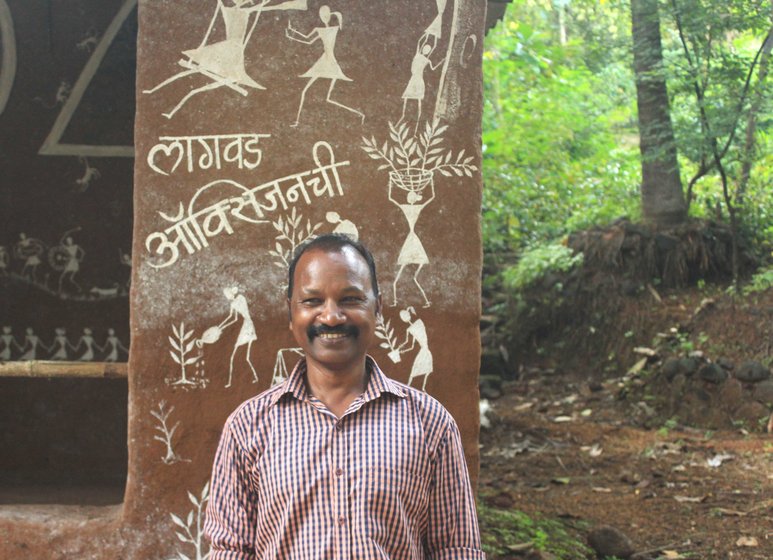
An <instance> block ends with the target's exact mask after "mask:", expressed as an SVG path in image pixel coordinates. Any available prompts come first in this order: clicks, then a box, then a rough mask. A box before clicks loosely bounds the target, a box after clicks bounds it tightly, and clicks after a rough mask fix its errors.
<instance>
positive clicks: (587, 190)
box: [483, 0, 640, 252]
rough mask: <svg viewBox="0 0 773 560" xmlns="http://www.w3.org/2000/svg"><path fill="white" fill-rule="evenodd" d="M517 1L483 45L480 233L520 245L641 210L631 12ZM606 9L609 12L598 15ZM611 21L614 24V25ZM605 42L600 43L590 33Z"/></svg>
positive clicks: (491, 247)
mask: <svg viewBox="0 0 773 560" xmlns="http://www.w3.org/2000/svg"><path fill="white" fill-rule="evenodd" d="M566 9H567V10H568V11H569V13H568V17H567V18H566V19H567V22H568V26H567V33H568V34H569V40H568V42H567V43H566V44H563V45H562V44H560V42H559V41H558V40H557V33H556V29H555V10H554V7H553V5H552V3H551V2H534V1H528V2H527V1H525V0H516V1H515V2H513V4H512V5H511V6H510V7H508V13H507V15H506V17H505V20H504V21H503V22H502V23H500V24H499V25H498V26H497V27H496V28H495V29H493V30H492V31H491V32H489V35H488V37H487V39H486V47H485V52H484V69H483V71H484V83H485V94H486V95H485V99H486V101H485V106H484V117H483V118H484V127H483V128H484V133H483V143H484V155H483V177H484V184H485V188H484V193H483V232H484V240H485V244H486V250H487V251H489V252H496V251H505V250H513V249H515V250H518V249H520V248H522V247H524V246H526V245H529V244H531V243H533V242H535V241H544V240H546V239H551V238H553V239H554V238H556V237H560V236H561V235H564V234H565V233H567V232H570V231H573V230H576V229H579V228H583V227H586V226H588V225H591V224H593V223H598V222H608V221H611V220H613V219H615V218H618V217H620V216H622V215H628V216H631V217H633V218H635V217H636V213H637V211H638V210H637V207H638V203H637V198H638V183H639V173H640V172H639V161H638V149H637V147H636V143H635V136H634V134H635V120H633V118H632V116H633V108H634V90H633V81H632V77H631V71H630V69H629V68H628V62H627V51H626V50H624V49H623V48H622V46H621V45H623V44H625V41H626V39H625V37H626V35H625V34H626V33H627V28H628V24H627V23H626V19H625V17H624V15H625V11H624V10H622V9H620V8H617V9H615V8H614V7H613V5H612V3H607V5H606V6H604V7H602V6H600V5H599V4H598V3H597V2H589V1H584V2H583V1H575V2H572V3H569V5H568V7H567V8H566ZM602 16H605V17H602ZM605 24H606V25H609V26H611V27H612V28H614V29H617V30H618V32H617V33H615V34H610V33H609V27H607V28H605V27H604V25H605ZM594 41H599V42H594Z"/></svg>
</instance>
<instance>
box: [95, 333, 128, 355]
mask: <svg viewBox="0 0 773 560" xmlns="http://www.w3.org/2000/svg"><path fill="white" fill-rule="evenodd" d="M105 350H107V355H106V356H105V361H106V362H117V361H118V350H121V351H123V352H125V353H126V354H128V353H129V350H128V349H127V348H125V347H124V345H123V344H121V341H120V340H119V339H118V337H117V336H115V329H107V339H106V340H105V345H104V346H103V347H101V348H100V351H101V352H104V351H105Z"/></svg>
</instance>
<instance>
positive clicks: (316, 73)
mask: <svg viewBox="0 0 773 560" xmlns="http://www.w3.org/2000/svg"><path fill="white" fill-rule="evenodd" d="M332 16H335V17H336V19H337V20H338V25H330V19H331V17H332ZM319 19H320V20H322V24H323V25H324V27H315V28H314V29H312V30H311V32H310V33H308V34H304V33H301V32H300V31H296V30H295V29H293V27H292V25H291V24H290V23H289V22H288V23H287V29H286V30H285V35H286V36H287V38H288V39H291V40H293V41H297V42H299V43H304V44H306V45H311V44H313V43H315V42H316V41H317V40H319V41H321V42H322V56H320V57H319V59H318V60H317V62H315V63H314V65H313V66H312V67H311V68H309V69H308V70H307V71H306V72H304V73H303V74H301V75H300V77H301V78H308V79H309V81H308V82H307V83H306V86H305V87H304V88H303V91H302V92H301V102H300V105H298V115H297V116H296V118H295V122H294V123H293V124H292V125H291V126H298V123H299V122H300V120H301V112H302V111H303V103H304V101H305V99H306V92H307V91H308V90H309V88H310V87H311V85H312V84H313V83H314V82H316V81H317V80H320V79H322V80H330V88H329V89H328V91H327V98H326V100H327V102H328V103H332V104H333V105H336V106H338V107H341V108H343V109H346V110H347V111H351V112H352V113H354V114H356V115H359V116H360V119H361V122H363V123H364V122H365V115H363V114H362V113H361V112H360V111H358V110H357V109H354V108H352V107H348V106H347V105H344V104H343V103H339V102H338V101H335V100H333V99H332V98H331V95H333V88H334V87H335V84H336V82H337V81H338V80H344V81H346V82H351V81H352V79H351V78H349V77H348V76H347V75H346V74H344V71H343V70H341V66H340V65H339V64H338V61H337V60H336V57H335V43H336V37H337V36H338V32H339V31H340V30H341V27H342V26H343V20H342V19H341V13H340V12H331V11H330V8H329V7H328V6H322V7H321V8H320V9H319Z"/></svg>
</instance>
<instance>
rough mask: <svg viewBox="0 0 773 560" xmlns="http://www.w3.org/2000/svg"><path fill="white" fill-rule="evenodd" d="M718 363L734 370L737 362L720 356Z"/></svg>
mask: <svg viewBox="0 0 773 560" xmlns="http://www.w3.org/2000/svg"><path fill="white" fill-rule="evenodd" d="M717 363H718V364H719V365H720V367H722V368H724V369H726V370H727V371H733V370H734V369H735V362H734V361H733V360H730V359H728V358H719V359H718V360H717Z"/></svg>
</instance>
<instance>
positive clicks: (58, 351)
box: [49, 327, 75, 360]
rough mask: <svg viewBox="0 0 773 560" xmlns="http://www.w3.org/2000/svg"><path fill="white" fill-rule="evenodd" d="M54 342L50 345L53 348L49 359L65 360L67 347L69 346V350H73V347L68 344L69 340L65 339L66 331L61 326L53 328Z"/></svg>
mask: <svg viewBox="0 0 773 560" xmlns="http://www.w3.org/2000/svg"><path fill="white" fill-rule="evenodd" d="M54 333H55V336H54V342H53V344H52V345H51V349H52V350H53V352H54V353H53V354H51V357H50V358H49V359H51V360H66V359H67V348H70V349H71V350H73V351H75V348H73V346H72V345H71V344H70V341H69V340H67V331H66V330H65V329H63V328H61V327H57V328H55V329H54Z"/></svg>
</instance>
